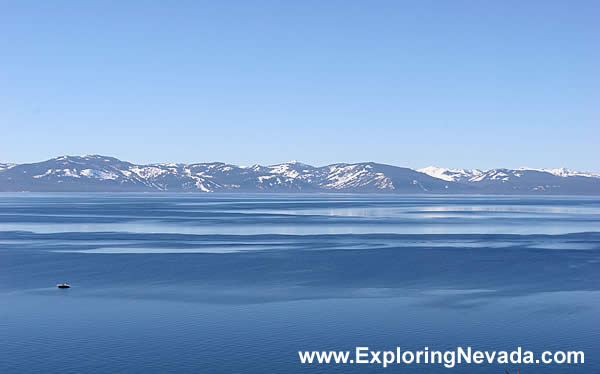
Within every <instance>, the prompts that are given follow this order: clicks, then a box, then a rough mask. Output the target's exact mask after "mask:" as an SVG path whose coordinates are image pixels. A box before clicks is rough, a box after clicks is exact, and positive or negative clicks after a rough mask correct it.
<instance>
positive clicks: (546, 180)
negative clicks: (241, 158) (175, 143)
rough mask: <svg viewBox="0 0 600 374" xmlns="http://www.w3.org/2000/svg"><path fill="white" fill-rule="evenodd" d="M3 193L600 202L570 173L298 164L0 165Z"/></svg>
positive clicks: (64, 160) (593, 188) (64, 161)
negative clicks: (463, 196) (464, 196)
mask: <svg viewBox="0 0 600 374" xmlns="http://www.w3.org/2000/svg"><path fill="white" fill-rule="evenodd" d="M0 191H36V192H44V191H48V192H60V191H93V192H113V191H114V192H117V191H130V192H151V191H170V192H196V191H197V192H344V193H406V194H423V193H434V194H460V193H469V194H564V195H600V174H597V173H586V172H579V171H574V170H569V169H564V168H563V169H532V168H519V169H490V170H479V169H444V168H438V167H434V166H430V167H426V168H423V169H418V170H413V169H409V168H403V167H397V166H392V165H384V164H378V163H375V162H361V163H355V164H345V163H338V164H332V165H327V166H322V167H315V166H311V165H306V164H303V163H300V162H297V161H291V162H286V163H282V164H277V165H268V166H261V165H253V166H238V165H231V164H226V163H222V162H210V163H194V164H173V163H170V164H164V163H158V164H148V165H136V164H132V163H129V162H126V161H121V160H119V159H116V158H114V157H107V156H101V155H84V156H62V157H57V158H53V159H50V160H47V161H43V162H38V163H30V164H2V163H0Z"/></svg>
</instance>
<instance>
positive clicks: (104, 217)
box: [0, 194, 600, 374]
mask: <svg viewBox="0 0 600 374" xmlns="http://www.w3.org/2000/svg"><path fill="white" fill-rule="evenodd" d="M598 227H600V200H598V199H597V198H580V197H577V198H573V197H523V196H521V197H519V196H517V197H515V196H453V197H446V196H443V197H441V196H394V195H380V196H371V195H368V196H365V195H301V194H297V195H296V194H294V195H268V194H262V195H261V194H252V195H235V194H232V195H227V194H215V195H204V194H0V285H1V286H2V288H1V289H0V343H1V347H2V349H0V372H1V373H9V374H12V373H65V372H68V373H82V372H85V373H131V372H143V373H246V372H247V373H278V372H292V373H293V372H315V373H329V372H340V373H342V372H343V373H346V372H356V373H364V372H378V371H381V370H379V369H378V368H376V367H371V366H342V367H336V366H312V367H302V366H300V365H299V364H298V362H297V351H298V350H319V349H340V350H346V349H348V350H353V349H354V347H355V346H369V347H372V348H374V349H379V350H387V349H395V347H396V346H402V347H403V348H404V349H422V348H423V347H424V346H429V347H435V349H451V348H454V347H456V346H469V345H470V346H473V347H476V348H477V349H482V350H491V349H496V350H500V349H509V350H512V349H515V348H516V347H517V346H522V347H523V348H524V349H530V350H533V351H535V352H541V351H543V350H558V349H563V350H583V351H585V353H586V363H585V364H584V365H580V366H574V367H573V366H570V367H566V368H565V367H564V366H563V367H557V366H531V367H521V371H522V372H523V373H538V374H542V373H545V374H548V373H563V372H569V373H582V374H590V373H598V372H600V360H599V359H598V357H600V350H599V349H600V348H599V347H598V344H597V338H598V336H600V323H599V322H600V320H599V318H598V316H599V315H600V233H599V232H598ZM63 281H70V282H71V284H72V286H73V287H72V288H71V289H69V290H58V289H56V288H55V286H54V285H55V284H56V283H57V282H63ZM57 347H60V349H61V350H62V351H65V352H68V355H63V354H59V355H57V354H56V349H57ZM405 369H409V370H410V371H411V372H413V371H414V372H417V373H442V372H444V373H446V372H448V371H447V370H448V369H444V368H442V367H435V366H433V367H431V366H421V367H419V366H412V367H410V368H404V367H400V368H388V369H386V370H387V371H389V370H405ZM504 369H505V368H504V367H493V368H490V367H489V366H486V365H482V366H469V367H466V366H463V367H459V368H457V369H454V370H455V371H457V372H469V373H471V372H474V373H490V372H497V373H502V372H503V371H504ZM508 369H513V368H508ZM511 371H514V370H511Z"/></svg>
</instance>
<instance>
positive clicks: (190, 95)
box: [0, 0, 600, 171]
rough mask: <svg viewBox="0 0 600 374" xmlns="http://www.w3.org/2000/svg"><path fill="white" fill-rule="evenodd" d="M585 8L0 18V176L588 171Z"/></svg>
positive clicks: (593, 105)
mask: <svg viewBox="0 0 600 374" xmlns="http://www.w3.org/2000/svg"><path fill="white" fill-rule="evenodd" d="M599 16H600V2H598V1H576V2H571V1H566V0H565V1H535V0H531V1H441V0H438V1H422V0H420V1H348V0H345V1H295V2H294V1H210V2H209V1H177V2H165V1H156V2H152V1H139V2H138V1H122V2H114V1H59V2H56V1H53V2H48V1H12V2H2V3H1V4H0V34H1V35H2V37H1V38H0V56H1V60H2V62H1V63H0V113H1V117H0V121H1V123H0V137H1V139H2V140H1V141H0V161H4V162H7V161H8V162H33V161H39V160H43V159H47V158H50V157H54V156H58V155H62V154H91V153H99V154H105V155H112V156H115V157H118V158H121V159H125V160H128V161H132V162H157V161H165V162H175V161H176V162H196V161H225V162H232V163H237V164H254V163H261V164H269V163H277V162H282V161H288V160H291V159H297V160H301V161H303V162H306V163H310V164H315V165H323V164H328V163H333V162H340V161H345V162H355V161H377V162H383V163H390V164H395V165H400V166H408V167H422V166H427V165H430V164H434V165H438V166H445V167H469V168H471V167H478V168H492V167H519V166H531V167H570V168H575V169H584V170H592V171H598V170H599V169H600V163H599V161H600V160H599V158H600V157H599V155H600V152H599V151H598V149H599V148H600V147H598V143H599V141H600V105H599V103H600V48H599V46H600V23H599V22H598V17H599Z"/></svg>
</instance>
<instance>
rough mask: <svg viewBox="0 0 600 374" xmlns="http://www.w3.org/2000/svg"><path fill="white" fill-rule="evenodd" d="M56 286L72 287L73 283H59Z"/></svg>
mask: <svg viewBox="0 0 600 374" xmlns="http://www.w3.org/2000/svg"><path fill="white" fill-rule="evenodd" d="M56 287H58V288H71V285H69V283H67V282H65V283H59V284H57V285H56Z"/></svg>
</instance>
